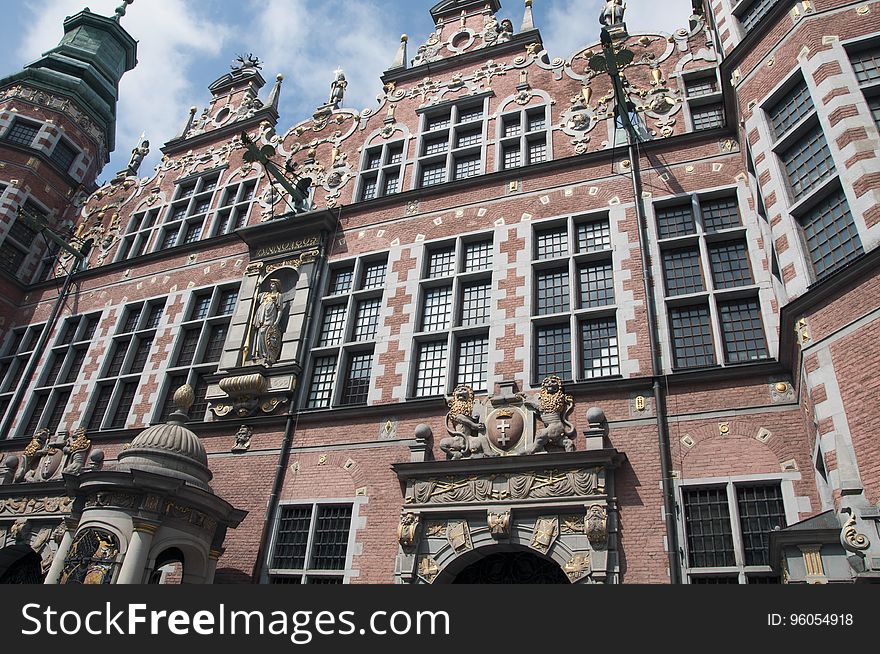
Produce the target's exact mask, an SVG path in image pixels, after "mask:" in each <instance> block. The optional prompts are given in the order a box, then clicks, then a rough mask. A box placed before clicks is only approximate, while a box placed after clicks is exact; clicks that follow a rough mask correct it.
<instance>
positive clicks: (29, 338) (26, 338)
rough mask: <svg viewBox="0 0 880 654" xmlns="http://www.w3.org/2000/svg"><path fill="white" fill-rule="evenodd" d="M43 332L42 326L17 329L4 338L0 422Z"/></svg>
mask: <svg viewBox="0 0 880 654" xmlns="http://www.w3.org/2000/svg"><path fill="white" fill-rule="evenodd" d="M42 331H43V325H31V326H30V327H18V328H16V329H13V330H12V331H11V332H9V334H8V335H7V338H6V343H5V345H2V344H0V345H2V348H0V353H2V356H0V420H2V419H3V414H4V413H6V411H7V410H8V407H9V404H10V402H11V400H12V397H13V395H14V394H15V391H16V389H17V388H18V385H19V383H21V381H22V379H23V378H24V372H25V368H27V365H28V362H29V361H30V358H31V356H32V355H33V353H34V349H35V347H36V345H37V341H38V340H39V338H40V334H41V333H42Z"/></svg>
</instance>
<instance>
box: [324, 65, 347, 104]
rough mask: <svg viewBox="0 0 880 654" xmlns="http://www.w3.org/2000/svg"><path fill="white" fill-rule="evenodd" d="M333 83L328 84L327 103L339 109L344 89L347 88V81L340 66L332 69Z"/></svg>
mask: <svg viewBox="0 0 880 654" xmlns="http://www.w3.org/2000/svg"><path fill="white" fill-rule="evenodd" d="M333 75H334V77H333V83H332V84H330V101H329V102H328V103H327V104H328V105H330V106H331V107H333V108H334V109H339V106H340V105H341V104H342V99H343V98H344V97H345V89H347V88H348V82H347V81H346V79H345V73H344V72H342V69H341V68H337V69H336V70H335V71H333Z"/></svg>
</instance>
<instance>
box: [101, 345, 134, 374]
mask: <svg viewBox="0 0 880 654" xmlns="http://www.w3.org/2000/svg"><path fill="white" fill-rule="evenodd" d="M130 342H131V337H128V338H120V339H117V340H116V341H115V342H114V343H113V356H111V357H110V365H109V366H107V372H106V373H105V374H104V376H105V377H116V376H118V375H119V373H120V372H122V364H123V363H124V362H125V355H126V354H127V353H128V345H129V343H130Z"/></svg>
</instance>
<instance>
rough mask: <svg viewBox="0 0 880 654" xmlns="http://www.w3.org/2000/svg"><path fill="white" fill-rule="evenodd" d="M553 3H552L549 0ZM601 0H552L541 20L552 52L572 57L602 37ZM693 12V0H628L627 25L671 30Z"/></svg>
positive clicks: (683, 23) (646, 29)
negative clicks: (651, 0) (600, 34)
mask: <svg viewBox="0 0 880 654" xmlns="http://www.w3.org/2000/svg"><path fill="white" fill-rule="evenodd" d="M548 4H550V3H548ZM604 4H605V3H604V2H602V1H601V0H553V2H552V4H550V7H549V8H548V10H547V14H546V18H545V19H544V24H543V25H542V24H539V25H538V27H539V28H540V29H541V33H542V34H543V36H544V45H545V46H546V47H547V51H548V52H549V53H550V54H551V56H555V57H569V56H571V55H573V54H574V53H575V52H577V51H578V50H580V49H582V48H583V47H584V46H586V45H589V44H591V43H596V42H598V41H599V29H600V27H601V26H600V25H599V14H600V13H601V10H602V7H603V6H604ZM692 13H693V7H692V5H691V1H690V0H654V1H653V2H649V1H648V0H638V1H637V0H629V1H628V2H627V12H626V25H627V27H628V28H629V31H630V32H651V31H662V32H668V33H672V32H674V31H675V30H676V29H678V28H680V27H686V26H687V22H688V18H689V17H690V15H691V14H692Z"/></svg>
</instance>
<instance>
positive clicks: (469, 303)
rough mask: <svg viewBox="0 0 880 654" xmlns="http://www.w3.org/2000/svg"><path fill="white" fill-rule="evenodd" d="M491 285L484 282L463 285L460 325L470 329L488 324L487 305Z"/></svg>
mask: <svg viewBox="0 0 880 654" xmlns="http://www.w3.org/2000/svg"><path fill="white" fill-rule="evenodd" d="M491 292H492V285H491V284H489V283H485V282H477V283H475V284H468V285H463V286H462V288H461V325H462V327H471V326H473V325H484V324H486V323H487V322H489V303H490V296H491Z"/></svg>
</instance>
